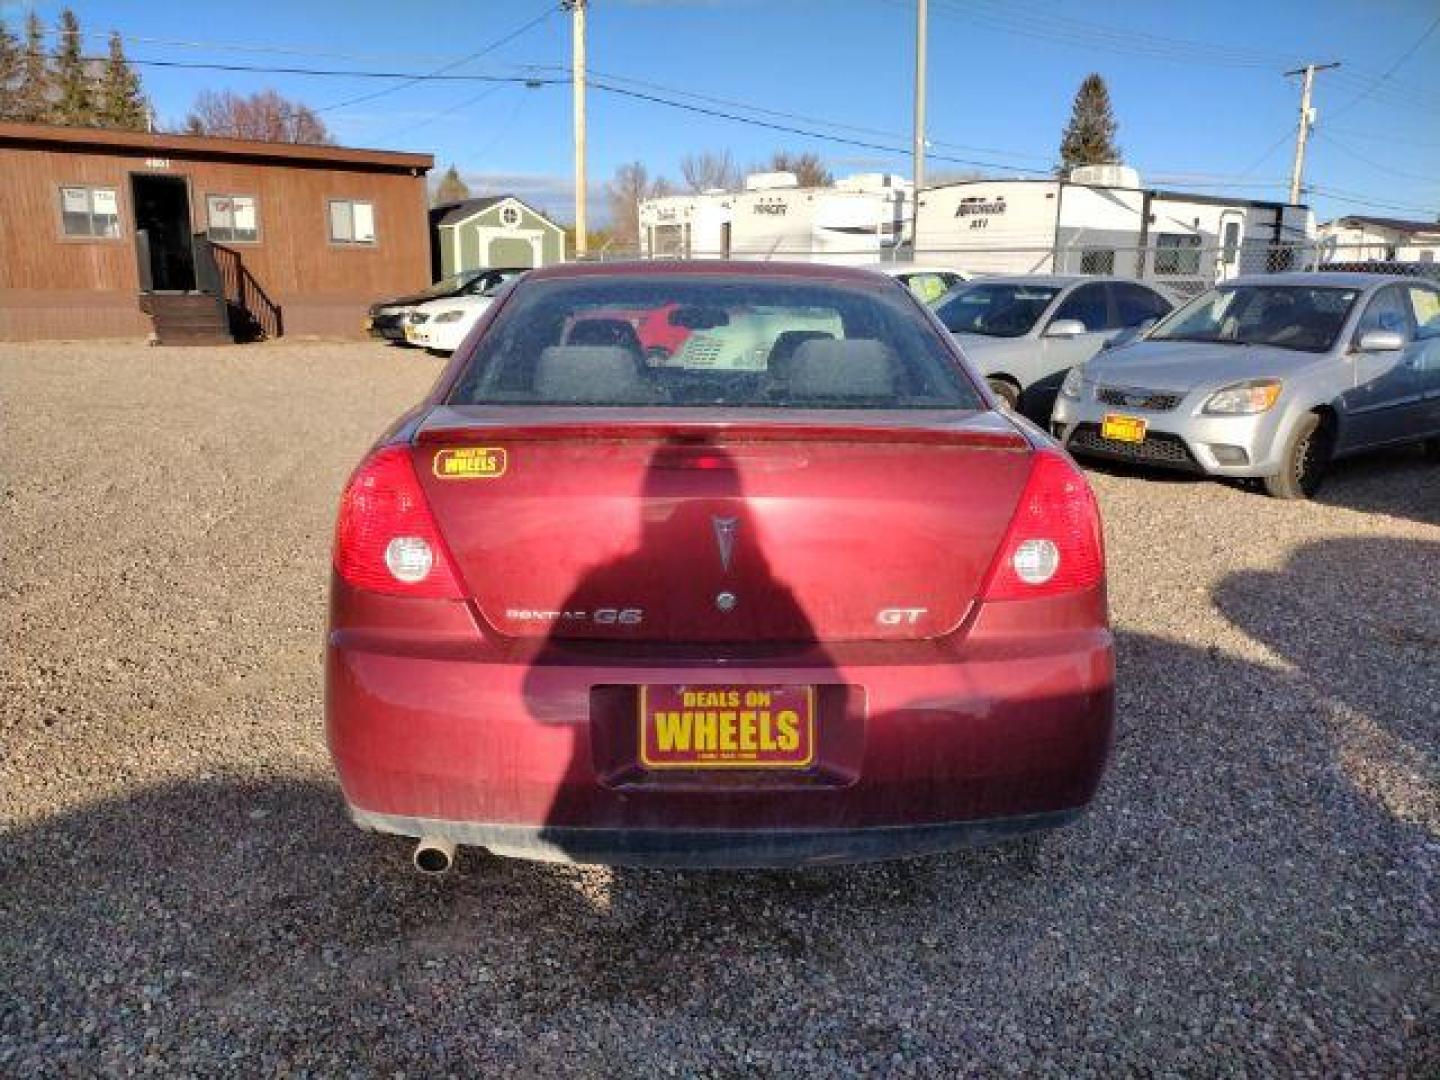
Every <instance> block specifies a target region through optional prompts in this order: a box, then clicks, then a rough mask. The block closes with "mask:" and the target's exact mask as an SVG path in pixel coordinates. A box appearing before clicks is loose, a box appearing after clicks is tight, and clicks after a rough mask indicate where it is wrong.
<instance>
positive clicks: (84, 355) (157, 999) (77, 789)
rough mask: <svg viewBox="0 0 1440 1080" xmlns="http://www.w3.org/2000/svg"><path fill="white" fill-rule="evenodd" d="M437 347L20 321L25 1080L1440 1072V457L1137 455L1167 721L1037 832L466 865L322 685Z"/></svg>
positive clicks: (1123, 480)
mask: <svg viewBox="0 0 1440 1080" xmlns="http://www.w3.org/2000/svg"><path fill="white" fill-rule="evenodd" d="M436 371H437V361H434V360H432V359H430V358H428V357H425V356H423V355H419V354H416V353H412V352H405V351H401V350H395V349H388V348H385V347H380V346H371V345H339V344H309V345H307V344H287V345H264V346H252V347H248V348H243V349H241V348H233V349H203V350H202V349H145V348H143V347H140V346H136V345H133V344H91V343H87V344H81V345H44V346H14V345H10V346H4V345H0V537H3V545H0V827H3V829H4V832H3V836H0V984H3V989H0V1074H7V1073H8V1074H12V1075H35V1074H78V1073H92V1072H96V1071H100V1072H107V1073H129V1072H145V1071H153V1072H165V1073H180V1072H194V1073H203V1074H207V1075H209V1074H216V1073H237V1074H245V1075H257V1074H273V1073H279V1074H285V1073H307V1072H308V1073H324V1074H329V1073H342V1072H343V1073H350V1072H353V1073H357V1074H371V1073H374V1074H385V1075H398V1074H399V1073H401V1072H404V1073H407V1074H410V1075H414V1074H419V1073H423V1074H432V1073H437V1074H438V1073H447V1072H449V1073H457V1074H459V1073H471V1074H473V1073H476V1072H479V1071H481V1070H485V1071H487V1072H509V1073H517V1074H523V1075H527V1076H532V1075H544V1074H554V1073H562V1072H577V1071H583V1072H588V1073H602V1072H603V1073H607V1074H625V1073H635V1072H639V1073H647V1074H649V1073H668V1072H681V1073H686V1074H691V1075H696V1074H709V1075H727V1076H728V1075H737V1074H743V1073H752V1072H777V1073H802V1072H820V1071H823V1072H827V1073H833V1072H837V1071H841V1070H844V1071H859V1070H865V1071H874V1072H886V1073H893V1074H902V1075H903V1074H912V1073H913V1074H942V1073H943V1074H950V1075H953V1074H955V1073H1007V1072H1016V1073H1018V1072H1023V1073H1034V1072H1043V1073H1054V1074H1062V1073H1063V1074H1066V1075H1071V1076H1075V1075H1097V1074H1102V1073H1103V1074H1108V1073H1114V1072H1117V1071H1155V1072H1169V1071H1184V1072H1194V1073H1207V1074H1208V1073H1235V1072H1246V1073H1248V1072H1266V1071H1285V1072H1289V1071H1292V1070H1298V1071H1303V1072H1306V1073H1312V1074H1319V1073H1324V1074H1339V1073H1345V1072H1349V1073H1357V1074H1358V1073H1365V1074H1376V1073H1385V1074H1392V1075H1393V1074H1410V1075H1417V1076H1418V1075H1423V1074H1428V1075H1431V1076H1433V1075H1436V1074H1437V1071H1440V1006H1437V999H1440V992H1437V986H1440V981H1437V974H1436V973H1437V972H1440V919H1437V893H1436V884H1437V880H1440V764H1437V763H1440V752H1437V745H1436V744H1437V731H1440V469H1434V468H1429V467H1427V466H1425V465H1423V464H1422V462H1421V460H1420V458H1419V456H1418V455H1417V454H1393V455H1389V456H1386V457H1384V458H1380V459H1377V460H1373V461H1365V462H1362V463H1359V464H1355V465H1351V466H1347V467H1345V468H1343V469H1342V470H1341V472H1340V474H1339V475H1338V477H1337V478H1336V480H1335V481H1334V482H1333V483H1332V484H1331V486H1330V487H1329V488H1328V489H1327V491H1326V493H1325V495H1324V498H1323V500H1322V501H1321V502H1319V503H1316V504H1311V505H1286V504H1281V503H1276V502H1271V501H1268V500H1266V499H1264V498H1262V497H1260V496H1258V495H1253V494H1249V493H1246V492H1244V491H1241V490H1238V489H1236V488H1232V487H1227V486H1222V485H1219V484H1209V483H1198V482H1193V481H1189V480H1167V479H1163V478H1161V479H1157V478H1154V477H1149V478H1146V477H1140V476H1136V475H1124V474H1119V473H1110V472H1103V473H1102V472H1097V473H1094V474H1093V475H1094V480H1095V483H1096V485H1097V487H1098V489H1099V492H1100V495H1101V498H1102V501H1103V503H1104V508H1105V511H1106V515H1107V528H1108V534H1109V543H1110V554H1111V575H1112V582H1113V607H1114V616H1115V623H1116V629H1117V632H1118V634H1119V641H1120V660H1121V683H1120V723H1121V729H1122V733H1121V736H1120V739H1119V743H1118V746H1117V752H1116V759H1115V763H1114V767H1113V770H1112V772H1111V774H1110V776H1109V779H1108V781H1107V784H1106V786H1105V788H1104V790H1103V792H1102V795H1101V798H1100V800H1099V802H1098V804H1097V805H1096V807H1095V810H1094V812H1093V813H1092V814H1091V815H1090V816H1089V817H1088V818H1087V819H1086V820H1085V821H1084V822H1083V823H1082V824H1080V825H1078V826H1077V827H1075V828H1073V829H1070V830H1068V831H1066V832H1063V833H1059V834H1056V835H1055V836H1053V837H1051V838H1050V839H1049V840H1048V841H1047V843H1046V844H1045V845H1044V846H1043V847H1041V848H1040V849H1039V850H1038V852H1034V851H1032V852H1025V851H1023V850H1022V851H1015V850H1007V849H996V850H991V851H985V852H975V853H967V854H963V855H959V856H955V857H946V858H937V859H931V860H925V861H919V862H914V863H906V864H891V865H885V866H878V867H866V868H858V869H843V870H823V871H805V872H796V873H750V874H735V875H722V874H704V873H686V874H678V873H665V872H651V871H646V872H639V871H618V872H617V871H609V870H605V869H599V868H584V869H582V868H562V867H550V866H541V865H530V864H524V863H511V862H500V861H495V860H486V859H483V858H480V857H477V856H475V855H473V854H472V855H469V856H468V857H462V860H461V866H460V870H459V872H458V873H456V874H453V875H451V876H450V877H449V878H447V879H445V880H444V881H442V882H438V883H436V882H429V881H424V880H420V879H418V878H417V877H416V876H415V875H414V874H413V873H412V872H411V871H410V870H409V867H408V855H409V848H408V846H407V845H406V844H404V843H403V842H400V841H396V840H393V839H387V838H381V837H375V836H369V835H366V834H363V833H361V832H359V831H358V830H356V829H354V828H353V827H352V826H350V825H349V824H348V822H347V821H346V820H345V818H344V817H343V814H342V810H341V805H340V802H339V798H338V795H337V792H336V789H335V786H334V784H333V782H332V779H331V775H330V773H329V770H328V765H327V761H326V757H325V751H324V745H323V740H322V731H321V702H320V664H319V662H320V650H321V638H322V628H323V620H324V597H325V584H326V577H327V552H328V545H329V540H330V528H331V521H332V513H333V508H334V503H335V499H336V496H337V494H338V490H339V486H340V484H341V482H342V480H343V478H344V476H345V474H346V472H347V470H348V469H349V468H350V466H351V465H352V464H353V462H354V461H355V459H356V458H357V456H358V454H359V453H360V451H361V450H362V449H363V447H364V446H365V445H366V444H367V443H368V442H369V440H370V439H371V437H372V436H373V434H374V433H375V432H377V431H378V430H379V429H380V428H381V427H382V426H383V424H384V423H385V422H386V421H387V420H388V419H389V418H390V417H391V416H392V415H394V414H395V413H397V412H398V411H399V410H400V408H401V407H402V406H403V405H405V404H407V403H408V402H410V401H411V400H412V399H413V398H415V397H416V396H417V395H418V394H419V393H420V392H421V391H422V389H423V388H424V387H425V386H426V385H427V384H428V382H429V380H430V379H431V378H433V376H434V374H435V372H436Z"/></svg>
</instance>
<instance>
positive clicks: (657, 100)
mask: <svg viewBox="0 0 1440 1080" xmlns="http://www.w3.org/2000/svg"><path fill="white" fill-rule="evenodd" d="M590 85H591V86H593V87H594V88H595V89H597V90H604V91H606V92H607V93H611V94H619V95H621V96H623V97H629V98H637V99H639V100H641V101H649V102H652V103H654V104H657V105H665V106H668V107H670V108H672V109H682V110H684V111H686V112H692V113H699V114H701V115H704V116H713V117H717V118H718V119H721V120H732V121H735V122H737V123H741V124H749V125H751V126H752V127H762V128H768V129H769V130H771V131H782V132H785V133H786V134H788V135H800V136H803V137H805V138H807V139H821V140H824V141H826V142H833V143H840V144H842V145H845V146H856V147H860V148H861V149H863V150H880V151H883V152H885V153H887V154H895V155H903V154H904V153H905V150H904V149H903V148H900V147H894V146H885V145H883V144H881V143H875V142H869V141H866V140H862V139H852V138H848V137H846V136H843V135H829V134H826V133H824V132H817V131H808V130H806V129H804V128H798V127H794V126H792V125H789V124H779V123H775V122H773V121H769V120H757V119H755V118H754V117H749V116H739V115H737V114H735V113H730V112H724V111H722V110H720V109H712V108H708V107H706V106H703V105H694V104H691V103H689V102H684V101H676V100H674V99H671V98H664V97H661V96H659V95H657V94H649V93H644V92H642V91H639V90H630V89H626V88H625V87H622V86H613V85H611V84H609V83H604V82H598V81H596V82H592V83H591V84H590ZM930 156H931V157H932V158H933V159H935V160H936V161H946V162H949V163H950V164H952V165H970V166H973V167H975V168H982V169H1003V170H1007V171H1009V172H1023V173H1033V174H1038V175H1049V170H1047V169H1030V168H1024V167H1021V166H1018V165H1007V164H1004V163H1002V162H998V161H978V160H973V159H970V158H959V157H952V156H949V155H944V154H932V155H930Z"/></svg>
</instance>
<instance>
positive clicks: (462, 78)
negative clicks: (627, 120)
mask: <svg viewBox="0 0 1440 1080" xmlns="http://www.w3.org/2000/svg"><path fill="white" fill-rule="evenodd" d="M46 55H47V56H49V57H51V58H52V59H58V56H57V55H56V54H54V53H47V54H46ZM80 59H81V62H82V63H87V64H89V63H103V62H104V61H106V60H108V59H109V57H105V56H82V57H81V58H80ZM125 62H126V63H127V64H130V65H132V66H134V67H158V68H182V69H185V70H190V71H236V72H248V73H254V74H260V75H305V76H315V77H319V78H342V79H413V80H415V81H416V82H492V83H524V84H527V85H528V84H530V83H536V84H552V83H557V84H558V83H567V84H568V83H569V82H570V80H569V79H546V78H536V77H535V76H533V75H481V74H456V73H453V72H445V73H442V74H433V73H426V72H418V73H417V72H413V71H365V70H360V69H357V68H313V67H279V66H270V65H263V64H218V63H212V62H208V61H206V62H202V61H198V60H132V59H129V58H128V57H127V58H126V61H125Z"/></svg>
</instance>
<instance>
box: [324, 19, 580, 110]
mask: <svg viewBox="0 0 1440 1080" xmlns="http://www.w3.org/2000/svg"><path fill="white" fill-rule="evenodd" d="M559 10H560V8H559V7H558V6H554V5H552V6H550V7H547V8H546V9H545V10H544V11H542V12H541V13H540V14H539V15H537V16H535V18H533V19H531V20H530V21H528V22H526V23H525V24H524V25H522V26H517V27H516V28H515V29H514V30H512V31H510V33H508V34H506V35H505V36H504V37H502V38H499V39H498V40H496V41H492V42H491V43H490V44H489V45H486V46H485V47H484V48H483V49H481V50H480V51H479V52H474V53H471V54H470V55H469V56H463V57H461V58H460V59H459V60H454V61H452V62H450V63H448V64H443V65H441V66H440V67H438V68H436V69H435V70H434V71H431V72H427V73H426V74H424V75H417V76H415V77H414V78H412V79H406V80H405V81H404V82H402V83H400V84H399V85H398V86H387V87H385V88H384V89H381V90H375V91H373V92H371V93H368V94H361V95H360V96H359V97H353V98H349V99H347V100H345V101H341V102H337V103H336V104H334V105H325V106H323V107H321V108H319V109H316V110H315V111H316V112H317V113H326V112H334V111H335V110H336V109H348V108H349V107H350V106H351V105H359V104H360V103H361V102H364V101H373V100H375V99H376V98H378V97H384V96H385V95H386V94H394V93H398V92H399V91H401V90H405V89H408V88H409V87H412V86H414V85H415V84H416V83H421V82H424V81H425V80H426V79H433V78H434V77H435V76H437V75H443V74H444V73H445V72H447V71H451V70H453V69H455V68H457V67H460V66H462V65H463V64H468V63H470V62H471V61H473V60H479V59H480V58H481V57H482V56H485V55H487V54H489V53H492V52H494V51H495V50H496V49H498V48H500V47H501V46H502V45H506V44H508V43H509V42H511V41H514V40H515V39H516V38H517V37H519V36H520V35H521V34H523V33H525V31H527V30H529V29H531V28H532V27H535V26H539V25H540V24H541V23H542V22H544V21H545V20H546V19H548V18H549V17H550V16H551V15H553V14H555V12H557V11H559Z"/></svg>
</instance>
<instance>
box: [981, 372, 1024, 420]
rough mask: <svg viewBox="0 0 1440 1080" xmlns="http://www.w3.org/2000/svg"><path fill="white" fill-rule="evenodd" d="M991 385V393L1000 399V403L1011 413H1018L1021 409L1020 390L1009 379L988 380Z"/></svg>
mask: <svg viewBox="0 0 1440 1080" xmlns="http://www.w3.org/2000/svg"><path fill="white" fill-rule="evenodd" d="M986 382H988V383H989V384H990V392H991V393H993V394H994V395H995V396H996V397H998V398H999V399H1000V403H1001V404H1002V405H1004V406H1005V408H1007V409H1009V410H1010V411H1011V412H1018V411H1019V409H1020V388H1019V387H1018V386H1016V385H1015V384H1014V383H1012V382H1010V381H1009V380H1008V379H987V380H986Z"/></svg>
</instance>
